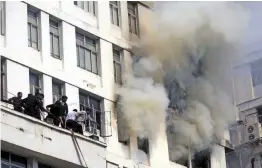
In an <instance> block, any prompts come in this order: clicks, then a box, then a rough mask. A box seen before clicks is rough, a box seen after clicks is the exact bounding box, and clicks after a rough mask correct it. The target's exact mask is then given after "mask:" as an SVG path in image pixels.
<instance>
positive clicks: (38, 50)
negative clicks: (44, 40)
mask: <svg viewBox="0 0 262 168" xmlns="http://www.w3.org/2000/svg"><path fill="white" fill-rule="evenodd" d="M28 48H31V49H32V50H33V51H37V52H41V50H40V49H35V48H33V47H30V46H28Z"/></svg>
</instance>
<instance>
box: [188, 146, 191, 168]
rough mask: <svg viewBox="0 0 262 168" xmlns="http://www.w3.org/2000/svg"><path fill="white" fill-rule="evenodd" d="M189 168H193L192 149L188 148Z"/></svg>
mask: <svg viewBox="0 0 262 168" xmlns="http://www.w3.org/2000/svg"><path fill="white" fill-rule="evenodd" d="M188 168H192V161H191V151H190V147H188Z"/></svg>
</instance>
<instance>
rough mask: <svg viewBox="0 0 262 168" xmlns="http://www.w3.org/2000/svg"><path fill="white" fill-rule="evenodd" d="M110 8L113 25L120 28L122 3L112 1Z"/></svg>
mask: <svg viewBox="0 0 262 168" xmlns="http://www.w3.org/2000/svg"><path fill="white" fill-rule="evenodd" d="M109 6H110V16H111V23H112V24H113V25H117V26H120V1H110V2H109Z"/></svg>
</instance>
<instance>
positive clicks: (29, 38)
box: [27, 23, 31, 46]
mask: <svg viewBox="0 0 262 168" xmlns="http://www.w3.org/2000/svg"><path fill="white" fill-rule="evenodd" d="M27 30H28V41H31V26H30V24H29V23H28V24H27ZM29 46H31V44H30V42H29Z"/></svg>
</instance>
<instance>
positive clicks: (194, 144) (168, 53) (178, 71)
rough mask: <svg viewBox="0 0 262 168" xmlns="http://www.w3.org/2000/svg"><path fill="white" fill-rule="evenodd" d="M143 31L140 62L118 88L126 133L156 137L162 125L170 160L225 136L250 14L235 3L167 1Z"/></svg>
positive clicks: (232, 115) (199, 149)
mask: <svg viewBox="0 0 262 168" xmlns="http://www.w3.org/2000/svg"><path fill="white" fill-rule="evenodd" d="M147 20H148V22H147V23H145V24H144V25H140V26H142V28H143V30H144V34H142V37H141V39H142V42H141V46H140V53H144V55H145V56H144V57H140V59H138V61H135V62H134V64H133V71H132V72H128V73H126V74H125V77H124V79H125V84H124V85H123V86H122V87H121V88H120V89H119V90H118V93H119V95H120V102H119V104H120V105H121V107H122V112H123V115H124V117H125V118H126V121H127V123H128V127H129V131H133V132H135V133H136V134H137V135H138V136H140V137H150V138H154V137H155V136H157V132H158V131H159V130H158V128H159V125H160V124H161V123H163V122H166V132H167V137H168V143H169V152H170V158H171V159H172V160H178V159H183V158H185V157H186V156H187V154H188V148H190V149H191V151H193V152H196V151H201V150H203V149H206V148H208V147H209V146H210V144H211V143H212V141H213V140H214V138H215V137H223V136H224V130H225V128H226V127H227V125H228V124H229V123H230V122H231V121H232V120H233V119H234V110H233V98H232V96H231V95H232V93H231V92H232V88H231V76H230V63H231V62H233V61H234V60H236V59H237V57H238V56H239V49H240V47H241V44H242V42H243V37H244V31H245V28H246V26H247V22H248V17H247V13H246V12H245V10H244V8H243V7H242V6H241V5H240V4H238V3H234V2H166V3H163V4H162V5H161V6H158V7H156V9H155V12H154V14H153V16H152V17H150V18H147Z"/></svg>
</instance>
